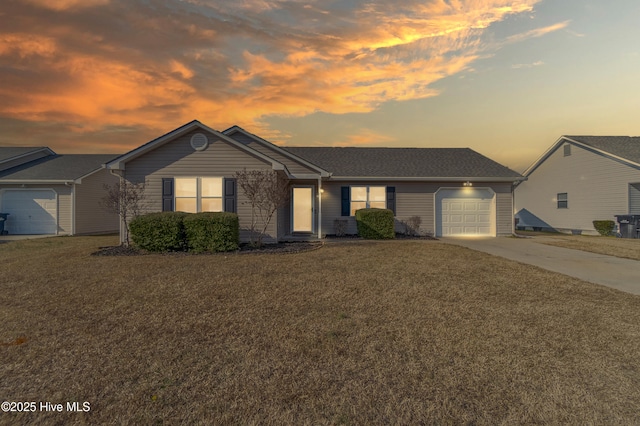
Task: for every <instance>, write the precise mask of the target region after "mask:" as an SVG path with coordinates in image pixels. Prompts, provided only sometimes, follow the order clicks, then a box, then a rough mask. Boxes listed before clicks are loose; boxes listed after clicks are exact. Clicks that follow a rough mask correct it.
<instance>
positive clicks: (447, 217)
mask: <svg viewBox="0 0 640 426" xmlns="http://www.w3.org/2000/svg"><path fill="white" fill-rule="evenodd" d="M439 203H440V209H439V213H440V214H439V216H440V217H439V225H440V226H439V227H438V228H439V229H438V230H439V231H440V232H439V235H440V236H443V237H453V236H494V235H495V234H494V231H493V227H492V222H493V193H492V192H491V191H489V190H477V189H474V190H472V189H466V190H446V191H444V192H443V194H441V196H440V197H439Z"/></svg>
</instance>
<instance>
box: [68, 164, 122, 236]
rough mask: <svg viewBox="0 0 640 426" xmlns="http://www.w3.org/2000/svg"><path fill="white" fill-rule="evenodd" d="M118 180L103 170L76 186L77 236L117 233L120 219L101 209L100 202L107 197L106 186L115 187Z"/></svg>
mask: <svg viewBox="0 0 640 426" xmlns="http://www.w3.org/2000/svg"><path fill="white" fill-rule="evenodd" d="M117 182H118V178H117V177H116V176H113V175H112V174H111V173H109V171H108V170H101V171H99V172H96V173H94V174H92V175H90V176H87V177H85V178H84V179H82V183H80V184H76V185H75V191H76V196H75V201H76V229H75V233H76V234H98V233H110V232H117V231H118V227H119V218H118V215H117V214H115V213H109V212H107V211H105V210H104V209H103V208H102V207H100V202H101V201H102V199H103V198H104V196H105V195H106V190H105V189H104V185H105V184H108V185H113V184H115V183H117Z"/></svg>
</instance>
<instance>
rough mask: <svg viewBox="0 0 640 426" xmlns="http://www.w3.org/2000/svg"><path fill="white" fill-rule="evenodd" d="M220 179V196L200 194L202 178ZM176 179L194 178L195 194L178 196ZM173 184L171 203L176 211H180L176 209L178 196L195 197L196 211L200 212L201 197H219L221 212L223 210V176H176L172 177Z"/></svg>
mask: <svg viewBox="0 0 640 426" xmlns="http://www.w3.org/2000/svg"><path fill="white" fill-rule="evenodd" d="M203 178H205V179H220V180H221V182H222V183H221V187H220V197H203V196H202V179H203ZM178 179H195V180H196V196H195V197H179V196H178V195H177V192H178V185H177V180H178ZM173 180H174V186H175V190H174V191H173V192H174V194H173V205H174V206H175V210H176V211H181V210H178V202H177V201H178V199H180V198H184V199H193V198H195V199H196V213H202V199H203V198H204V199H219V200H220V206H221V210H220V211H221V212H223V211H224V177H223V176H178V177H174V178H173Z"/></svg>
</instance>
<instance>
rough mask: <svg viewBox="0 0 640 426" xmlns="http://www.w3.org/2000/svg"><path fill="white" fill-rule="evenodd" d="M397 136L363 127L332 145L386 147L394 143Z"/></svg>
mask: <svg viewBox="0 0 640 426" xmlns="http://www.w3.org/2000/svg"><path fill="white" fill-rule="evenodd" d="M395 140H396V139H395V138H393V137H391V136H388V135H384V134H381V133H377V132H374V131H371V130H369V129H362V130H360V131H358V132H357V133H354V134H351V135H346V137H345V138H344V139H343V140H341V141H337V142H333V143H332V144H331V146H368V147H371V146H379V147H386V146H390V145H393V142H395Z"/></svg>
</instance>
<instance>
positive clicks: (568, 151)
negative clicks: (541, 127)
mask: <svg viewBox="0 0 640 426" xmlns="http://www.w3.org/2000/svg"><path fill="white" fill-rule="evenodd" d="M570 155H571V145H569V144H565V145H564V156H565V157H568V156H570Z"/></svg>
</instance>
